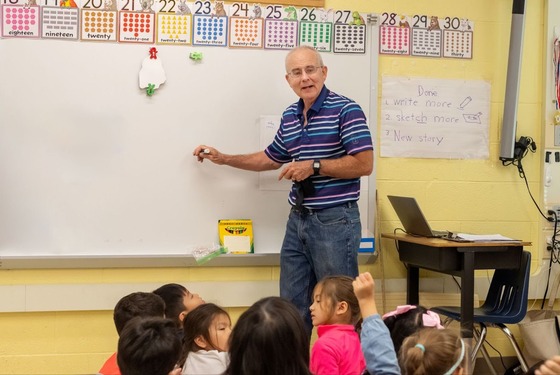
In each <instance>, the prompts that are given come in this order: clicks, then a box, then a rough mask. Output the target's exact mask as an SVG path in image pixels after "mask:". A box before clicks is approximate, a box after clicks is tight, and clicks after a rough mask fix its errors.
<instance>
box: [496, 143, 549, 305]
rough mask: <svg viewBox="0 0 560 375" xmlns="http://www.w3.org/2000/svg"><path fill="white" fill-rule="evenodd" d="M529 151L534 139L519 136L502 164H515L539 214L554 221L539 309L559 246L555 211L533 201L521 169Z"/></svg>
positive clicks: (534, 145) (543, 300)
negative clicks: (543, 210)
mask: <svg viewBox="0 0 560 375" xmlns="http://www.w3.org/2000/svg"><path fill="white" fill-rule="evenodd" d="M529 151H531V152H532V153H535V152H536V151H537V145H536V144H535V141H534V140H533V138H531V137H525V136H523V137H520V138H519V141H517V142H515V149H514V151H513V160H511V161H502V164H503V165H515V166H516V167H517V170H518V172H519V177H521V178H523V180H524V181H525V186H527V191H528V192H529V196H530V197H531V200H532V201H533V203H534V204H535V207H537V209H538V210H539V213H540V214H541V216H542V217H543V218H544V219H545V220H546V221H549V222H554V231H553V232H552V237H551V239H550V248H548V247H547V249H549V250H550V252H551V253H550V262H549V267H548V277H547V280H546V287H545V291H544V295H543V299H542V305H541V309H543V308H544V302H545V300H546V294H547V293H548V286H549V284H550V275H551V272H552V264H553V263H560V256H559V255H560V254H559V253H560V247H559V244H558V241H556V236H557V235H558V216H557V213H556V212H555V211H554V210H548V212H547V214H548V215H549V216H546V215H545V214H544V213H543V212H542V210H541V208H540V207H539V205H538V203H537V201H535V198H534V197H533V194H532V193H531V189H530V188H529V182H528V181H527V176H526V175H525V171H524V170H523V164H522V163H521V160H522V159H523V158H524V157H525V156H526V155H527V153H528V152H529Z"/></svg>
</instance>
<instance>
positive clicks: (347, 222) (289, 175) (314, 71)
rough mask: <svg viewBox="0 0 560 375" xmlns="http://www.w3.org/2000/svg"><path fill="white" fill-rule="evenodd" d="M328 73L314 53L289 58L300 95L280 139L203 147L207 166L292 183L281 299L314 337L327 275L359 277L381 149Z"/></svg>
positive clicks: (289, 77) (299, 51) (198, 151)
mask: <svg viewBox="0 0 560 375" xmlns="http://www.w3.org/2000/svg"><path fill="white" fill-rule="evenodd" d="M327 72H328V69H327V67H326V66H325V65H324V64H323V60H322V58H321V55H320V54H319V53H318V52H317V51H316V50H315V49H314V48H312V47H309V46H301V47H297V48H295V49H293V50H291V51H290V52H289V53H288V55H287V56H286V81H287V82H288V84H289V85H290V87H291V88H292V90H293V91H294V92H295V93H296V94H297V96H299V98H300V99H299V101H298V102H296V103H294V104H292V105H291V106H289V107H288V108H287V109H286V110H285V111H284V113H283V115H282V121H281V123H280V128H279V129H278V132H277V134H276V136H275V138H274V141H273V142H272V143H271V144H270V145H269V146H268V147H267V148H266V149H265V150H264V151H259V152H255V153H252V154H246V155H228V154H223V153H221V152H219V151H218V150H216V149H215V148H213V147H209V146H206V145H200V146H198V147H197V148H195V150H194V152H193V155H195V156H196V157H197V158H198V161H200V162H202V161H204V159H208V160H210V161H212V162H213V163H216V164H220V165H228V166H230V167H234V168H239V169H245V170H251V171H266V170H273V169H278V168H280V167H281V166H282V165H284V168H283V169H282V171H281V172H280V174H279V176H278V179H279V180H280V179H288V180H292V181H293V184H292V190H291V191H290V194H289V197H288V201H289V203H290V205H292V209H291V212H290V216H289V219H288V224H287V227H286V234H285V236H284V242H283V244H282V249H281V252H280V296H282V297H284V298H287V299H288V300H290V301H291V302H293V303H294V304H295V305H296V307H297V308H298V310H299V311H300V313H301V314H302V316H303V318H304V321H305V324H306V328H307V330H308V332H309V333H311V329H312V328H313V326H312V324H311V317H310V315H309V305H310V303H311V297H312V293H313V288H314V287H315V284H316V283H317V281H318V280H320V279H321V278H323V277H324V276H327V275H333V274H337V275H348V276H351V277H355V276H357V275H358V261H357V259H358V249H359V246H360V240H361V224H360V215H359V212H358V205H357V200H358V198H359V196H360V177H361V176H367V175H369V174H371V172H372V170H373V144H372V139H371V134H370V131H369V129H368V127H367V123H366V118H365V115H364V113H363V111H362V109H361V108H360V106H359V105H358V104H356V103H355V102H354V101H352V100H351V99H348V98H346V97H343V96H341V95H338V94H336V93H334V92H332V91H330V90H329V89H327V88H326V86H325V84H324V83H325V80H326V78H327Z"/></svg>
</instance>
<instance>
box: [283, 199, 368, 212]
mask: <svg viewBox="0 0 560 375" xmlns="http://www.w3.org/2000/svg"><path fill="white" fill-rule="evenodd" d="M357 205H358V203H357V202H356V201H350V202H345V203H342V204H339V205H337V206H332V207H326V208H307V207H303V206H292V209H291V211H292V212H296V213H298V214H300V215H313V213H316V212H319V211H323V210H328V209H329V208H335V207H340V206H344V207H348V208H352V207H356V206H357Z"/></svg>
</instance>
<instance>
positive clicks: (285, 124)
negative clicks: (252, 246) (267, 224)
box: [264, 86, 373, 209]
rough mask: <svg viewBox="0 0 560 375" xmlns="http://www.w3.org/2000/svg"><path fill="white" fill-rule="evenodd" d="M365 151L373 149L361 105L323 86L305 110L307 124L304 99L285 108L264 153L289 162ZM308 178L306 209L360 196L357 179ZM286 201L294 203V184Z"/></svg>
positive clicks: (338, 202)
mask: <svg viewBox="0 0 560 375" xmlns="http://www.w3.org/2000/svg"><path fill="white" fill-rule="evenodd" d="M367 150H373V143H372V139H371V133H370V131H369V128H368V126H367V123H366V116H365V115H364V112H363V111H362V109H361V108H360V106H359V105H358V104H357V103H356V102H354V101H353V100H351V99H348V98H346V97H344V96H342V95H338V94H336V93H334V92H332V91H330V90H329V89H327V88H326V86H323V89H322V90H321V93H320V94H319V96H318V97H317V100H316V101H315V103H313V106H311V108H310V109H309V110H308V112H307V126H305V127H304V126H303V100H301V99H300V100H299V101H298V102H296V103H294V104H292V105H291V106H289V107H288V108H286V110H285V111H284V113H283V114H282V120H281V122H280V128H279V129H278V132H277V133H276V136H275V137H274V141H273V142H272V143H271V144H270V145H269V146H268V147H267V148H266V149H265V150H264V152H265V153H266V155H267V156H268V157H269V158H270V159H272V160H274V161H275V162H278V163H290V162H291V161H292V160H296V161H299V160H314V159H320V160H322V159H336V158H340V157H342V156H345V155H353V154H357V153H359V152H362V151H367ZM311 180H312V181H313V185H314V187H315V194H314V195H313V196H311V197H305V199H304V201H303V205H304V206H305V207H307V208H311V209H323V208H329V207H334V206H338V205H340V204H342V203H345V202H350V201H356V200H358V198H359V197H360V179H359V178H352V179H340V178H333V177H329V176H311ZM288 201H289V202H290V204H291V205H292V206H294V205H295V202H296V192H295V186H294V185H292V189H291V191H290V194H289V196H288Z"/></svg>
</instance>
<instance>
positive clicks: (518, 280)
mask: <svg viewBox="0 0 560 375" xmlns="http://www.w3.org/2000/svg"><path fill="white" fill-rule="evenodd" d="M530 269H531V253H530V252H528V251H523V253H522V255H521V264H520V265H519V269H513V270H512V269H505V270H496V271H495V272H494V276H493V277H492V282H491V283H490V288H489V289H488V295H487V297H486V301H484V304H483V305H482V306H481V309H482V310H483V311H485V313H486V314H488V315H489V317H488V319H487V321H488V322H491V323H504V324H513V323H518V322H520V321H521V320H522V319H523V318H524V317H525V314H526V313H527V298H528V293H529V274H530ZM492 317H493V318H492Z"/></svg>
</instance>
